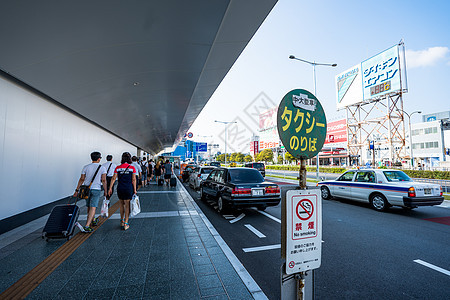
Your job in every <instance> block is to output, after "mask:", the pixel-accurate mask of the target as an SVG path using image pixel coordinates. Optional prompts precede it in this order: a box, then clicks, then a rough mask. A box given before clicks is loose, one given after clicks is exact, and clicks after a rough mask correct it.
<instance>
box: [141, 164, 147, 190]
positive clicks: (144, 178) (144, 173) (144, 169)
mask: <svg viewBox="0 0 450 300" xmlns="http://www.w3.org/2000/svg"><path fill="white" fill-rule="evenodd" d="M141 169H142V184H143V185H144V186H146V185H147V178H148V161H147V159H146V158H145V157H144V158H143V159H142V161H141Z"/></svg>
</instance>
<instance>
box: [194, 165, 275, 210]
mask: <svg viewBox="0 0 450 300" xmlns="http://www.w3.org/2000/svg"><path fill="white" fill-rule="evenodd" d="M200 197H201V199H202V200H205V199H206V198H211V199H214V200H215V201H217V205H218V210H219V212H222V211H224V210H226V209H227V208H231V209H232V208H239V207H252V206H255V207H257V208H258V209H259V210H264V209H266V207H267V206H276V205H278V204H279V203H280V201H281V194H280V188H279V186H278V185H276V184H274V183H269V182H265V181H264V177H262V175H261V173H260V172H259V171H258V170H256V169H250V168H216V169H214V170H213V171H212V172H211V173H210V174H209V176H208V178H206V179H205V180H203V181H202V182H201V184H200Z"/></svg>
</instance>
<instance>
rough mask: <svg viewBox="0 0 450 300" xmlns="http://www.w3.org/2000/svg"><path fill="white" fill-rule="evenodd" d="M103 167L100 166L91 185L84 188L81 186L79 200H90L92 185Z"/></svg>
mask: <svg viewBox="0 0 450 300" xmlns="http://www.w3.org/2000/svg"><path fill="white" fill-rule="evenodd" d="M100 167H101V166H98V168H97V171H95V174H94V177H92V180H91V183H90V184H89V185H85V184H83V185H82V186H80V190H79V191H78V194H77V196H78V198H79V199H88V198H89V193H90V192H91V185H92V182H94V179H95V176H97V173H98V170H100Z"/></svg>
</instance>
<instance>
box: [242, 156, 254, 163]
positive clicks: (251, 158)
mask: <svg viewBox="0 0 450 300" xmlns="http://www.w3.org/2000/svg"><path fill="white" fill-rule="evenodd" d="M244 161H245V162H252V161H253V157H252V156H251V155H246V156H245V157H244Z"/></svg>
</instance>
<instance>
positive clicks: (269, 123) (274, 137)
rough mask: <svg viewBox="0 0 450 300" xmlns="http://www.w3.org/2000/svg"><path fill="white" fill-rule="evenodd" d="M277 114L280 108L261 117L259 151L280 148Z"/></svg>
mask: <svg viewBox="0 0 450 300" xmlns="http://www.w3.org/2000/svg"><path fill="white" fill-rule="evenodd" d="M277 112H278V107H273V108H271V109H269V110H267V111H265V112H263V113H261V114H260V115H259V149H258V150H259V151H261V150H264V149H270V148H277V147H279V146H280V138H279V136H278V130H277Z"/></svg>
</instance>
